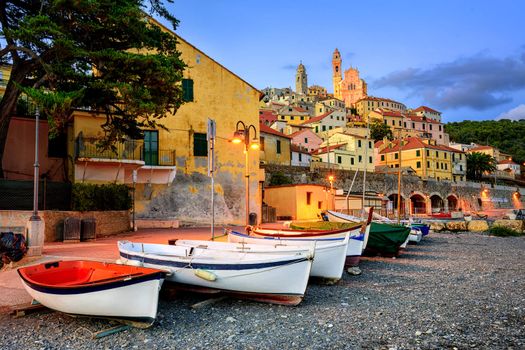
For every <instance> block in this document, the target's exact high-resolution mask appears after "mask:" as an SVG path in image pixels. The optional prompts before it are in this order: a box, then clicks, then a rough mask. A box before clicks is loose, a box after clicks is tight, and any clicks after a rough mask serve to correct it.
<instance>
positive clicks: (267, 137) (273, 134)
mask: <svg viewBox="0 0 525 350" xmlns="http://www.w3.org/2000/svg"><path fill="white" fill-rule="evenodd" d="M260 130H261V136H260V144H259V145H260V147H259V150H260V155H259V159H260V161H261V164H279V165H290V164H291V161H292V151H291V148H290V144H291V140H292V137H291V136H288V135H285V134H283V133H281V132H279V131H277V130H275V129H272V128H270V127H269V126H266V125H264V124H262V123H261V124H260Z"/></svg>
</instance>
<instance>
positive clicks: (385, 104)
mask: <svg viewBox="0 0 525 350" xmlns="http://www.w3.org/2000/svg"><path fill="white" fill-rule="evenodd" d="M353 107H354V108H355V109H356V111H357V114H358V115H360V116H361V117H363V118H364V120H365V121H366V120H368V115H369V114H370V112H372V111H374V110H375V109H377V108H383V109H389V110H391V111H397V112H401V113H405V112H406V110H407V107H406V106H405V105H404V104H402V103H401V102H398V101H394V100H391V99H389V98H382V97H374V96H365V97H362V98H360V99H359V100H357V101H356V102H355V103H354V106H353Z"/></svg>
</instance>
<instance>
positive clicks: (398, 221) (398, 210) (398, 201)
mask: <svg viewBox="0 0 525 350" xmlns="http://www.w3.org/2000/svg"><path fill="white" fill-rule="evenodd" d="M398 145H399V167H398V170H397V224H398V225H399V223H400V222H401V220H400V215H401V149H402V147H403V138H402V137H401V129H400V130H399V134H398Z"/></svg>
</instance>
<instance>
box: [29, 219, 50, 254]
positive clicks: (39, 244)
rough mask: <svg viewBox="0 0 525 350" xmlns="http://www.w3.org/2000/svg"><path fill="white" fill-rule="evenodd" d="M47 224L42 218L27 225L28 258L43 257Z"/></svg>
mask: <svg viewBox="0 0 525 350" xmlns="http://www.w3.org/2000/svg"><path fill="white" fill-rule="evenodd" d="M45 226H46V225H45V222H44V219H43V218H42V217H40V220H29V221H28V222H27V224H26V231H27V246H28V247H29V250H28V251H27V256H39V255H42V251H43V249H44V238H45Z"/></svg>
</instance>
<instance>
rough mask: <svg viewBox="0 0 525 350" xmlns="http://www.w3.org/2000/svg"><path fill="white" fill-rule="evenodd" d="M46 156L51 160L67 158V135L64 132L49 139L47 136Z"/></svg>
mask: <svg viewBox="0 0 525 350" xmlns="http://www.w3.org/2000/svg"><path fill="white" fill-rule="evenodd" d="M47 156H48V157H52V158H64V157H67V135H66V133H65V132H63V133H60V134H58V135H55V137H53V138H51V137H50V135H49V134H48V135H47Z"/></svg>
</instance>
